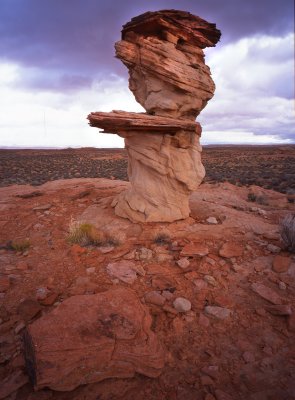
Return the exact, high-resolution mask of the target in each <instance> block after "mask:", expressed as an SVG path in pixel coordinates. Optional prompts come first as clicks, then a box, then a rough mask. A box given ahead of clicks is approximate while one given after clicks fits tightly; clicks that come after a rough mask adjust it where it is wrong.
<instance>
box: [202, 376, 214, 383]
mask: <svg viewBox="0 0 295 400" xmlns="http://www.w3.org/2000/svg"><path fill="white" fill-rule="evenodd" d="M201 384H202V385H203V386H211V385H214V381H213V380H212V378H210V376H208V375H203V376H201Z"/></svg>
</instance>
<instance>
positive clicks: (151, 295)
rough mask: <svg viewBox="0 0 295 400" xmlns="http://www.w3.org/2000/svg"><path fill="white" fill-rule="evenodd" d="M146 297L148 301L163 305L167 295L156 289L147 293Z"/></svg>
mask: <svg viewBox="0 0 295 400" xmlns="http://www.w3.org/2000/svg"><path fill="white" fill-rule="evenodd" d="M144 298H145V301H146V302H147V303H151V304H155V305H157V306H162V305H163V304H164V303H165V301H166V299H165V297H163V296H162V295H161V294H160V293H159V292H156V291H152V292H148V293H146V294H145V296H144Z"/></svg>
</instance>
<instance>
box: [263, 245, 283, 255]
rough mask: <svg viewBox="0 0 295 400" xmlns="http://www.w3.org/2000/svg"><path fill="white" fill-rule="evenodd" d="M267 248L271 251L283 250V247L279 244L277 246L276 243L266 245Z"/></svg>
mask: <svg viewBox="0 0 295 400" xmlns="http://www.w3.org/2000/svg"><path fill="white" fill-rule="evenodd" d="M266 248H267V250H268V251H270V252H271V253H279V252H280V251H281V248H280V247H279V246H275V245H274V244H271V243H269V244H268V245H267V246H266Z"/></svg>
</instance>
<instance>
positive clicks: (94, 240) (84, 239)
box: [67, 220, 106, 246]
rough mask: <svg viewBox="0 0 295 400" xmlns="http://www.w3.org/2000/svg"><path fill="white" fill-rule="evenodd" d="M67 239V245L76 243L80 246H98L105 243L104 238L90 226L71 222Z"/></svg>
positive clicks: (103, 235)
mask: <svg viewBox="0 0 295 400" xmlns="http://www.w3.org/2000/svg"><path fill="white" fill-rule="evenodd" d="M67 239H68V242H69V243H77V244H79V245H81V246H90V245H95V246H100V245H102V244H103V243H104V242H105V239H106V237H105V234H104V233H103V232H101V231H99V230H98V229H96V228H95V227H94V226H93V225H92V224H89V223H87V222H78V221H73V220H72V221H71V222H70V227H69V235H68V237H67Z"/></svg>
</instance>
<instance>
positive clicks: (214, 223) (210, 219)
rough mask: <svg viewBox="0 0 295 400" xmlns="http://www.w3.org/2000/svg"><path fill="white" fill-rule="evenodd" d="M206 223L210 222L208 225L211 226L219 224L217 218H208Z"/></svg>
mask: <svg viewBox="0 0 295 400" xmlns="http://www.w3.org/2000/svg"><path fill="white" fill-rule="evenodd" d="M206 222H208V224H210V225H216V224H218V221H217V219H216V218H215V217H208V218H207V219H206Z"/></svg>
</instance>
